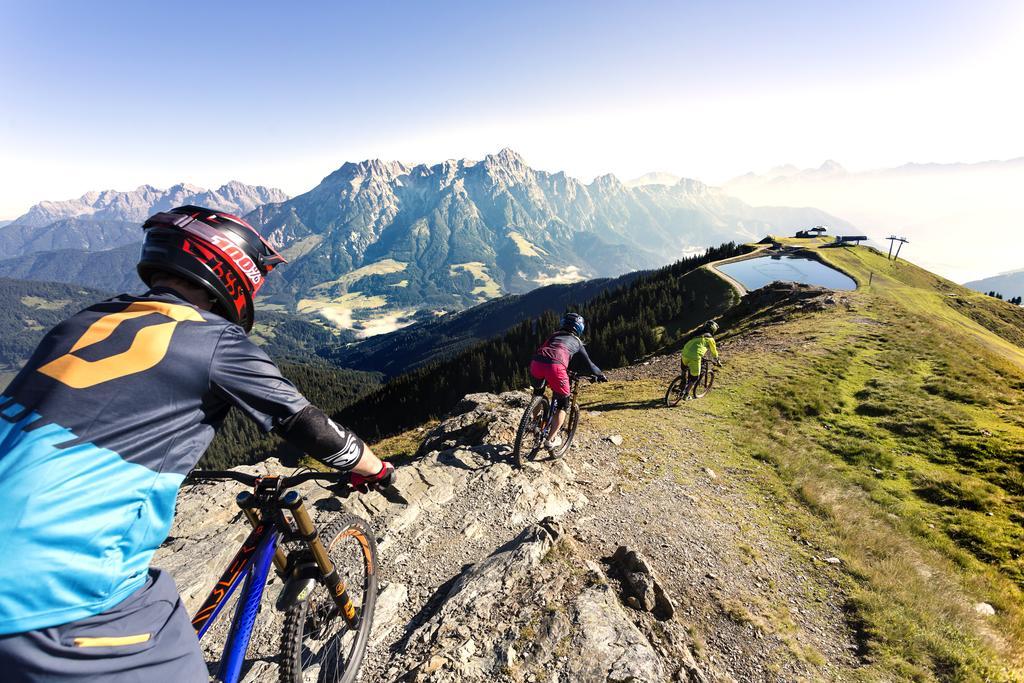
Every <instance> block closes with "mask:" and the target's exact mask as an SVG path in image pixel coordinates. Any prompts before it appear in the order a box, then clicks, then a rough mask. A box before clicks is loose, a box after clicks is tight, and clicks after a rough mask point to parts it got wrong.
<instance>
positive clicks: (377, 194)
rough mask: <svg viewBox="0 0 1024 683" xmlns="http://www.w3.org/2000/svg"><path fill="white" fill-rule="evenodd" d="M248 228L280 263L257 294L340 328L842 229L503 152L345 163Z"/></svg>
mask: <svg viewBox="0 0 1024 683" xmlns="http://www.w3.org/2000/svg"><path fill="white" fill-rule="evenodd" d="M247 218H248V219H249V220H250V221H251V222H253V224H254V225H258V226H260V229H261V231H262V232H263V233H264V234H266V235H268V236H269V237H270V238H271V239H272V240H273V241H275V243H277V244H279V245H281V246H282V247H283V248H284V249H285V254H286V255H287V256H288V257H289V258H290V259H291V261H292V263H291V264H290V265H289V266H287V267H286V268H283V269H282V274H283V277H281V278H279V279H278V282H277V283H276V284H274V286H273V288H272V289H268V293H270V292H273V293H275V294H276V296H277V299H276V300H278V301H280V302H282V303H285V302H289V301H290V302H295V303H297V304H298V305H299V307H300V308H302V307H307V308H315V307H320V310H322V311H323V312H324V315H325V316H326V317H329V318H332V319H334V320H336V321H340V322H341V323H342V324H344V323H345V322H347V321H348V320H349V319H350V318H351V316H352V315H353V313H355V314H356V317H358V310H359V309H363V310H366V309H371V308H374V309H379V307H380V306H387V307H390V308H397V309H407V310H412V309H416V308H423V307H431V306H434V307H444V308H462V307H465V306H468V305H472V304H475V303H478V302H480V301H482V300H485V299H487V298H491V297H494V296H497V295H498V294H501V293H506V292H513V293H515V292H524V291H528V290H530V289H533V288H535V287H538V286H542V285H546V284H554V283H558V282H571V281H573V280H580V279H584V278H593V277H606V276H616V275H619V274H622V273H625V272H629V271H632V270H637V269H640V268H649V267H654V266H658V265H662V264H664V263H666V262H668V261H671V260H673V259H675V258H678V257H679V256H680V255H682V254H683V253H687V252H692V251H693V250H696V249H699V248H701V247H703V246H705V245H709V244H717V243H720V242H724V241H729V240H750V239H755V238H760V237H762V236H763V235H764V234H765V233H767V232H775V231H789V230H792V229H795V228H798V227H801V226H806V225H811V224H815V223H819V222H831V223H833V224H835V223H839V224H843V223H842V221H840V220H839V219H837V218H835V217H832V216H828V215H827V214H824V213H823V212H821V211H817V210H814V209H767V210H764V209H758V208H754V207H751V206H749V205H748V204H745V203H744V202H742V201H739V200H737V199H735V198H733V197H730V196H728V195H727V194H725V193H723V192H722V191H720V190H717V189H714V188H710V187H708V186H706V185H704V184H703V183H700V182H698V181H695V180H688V179H682V180H679V181H678V182H676V183H675V184H673V185H671V186H665V185H645V186H641V187H635V188H630V187H627V186H626V185H624V184H623V183H622V182H620V181H619V180H618V179H617V178H615V177H614V176H611V175H605V176H600V177H598V178H595V179H594V180H593V181H592V182H591V183H589V184H585V183H583V182H581V181H579V180H576V179H575V178H571V177H569V176H567V175H566V174H565V173H547V172H544V171H538V170H535V169H533V168H531V167H530V166H528V165H527V164H526V163H525V161H524V160H523V159H522V158H521V157H520V156H519V155H518V154H516V153H515V152H513V151H512V150H508V149H506V150H502V151H501V152H500V153H498V154H495V155H490V156H487V157H485V158H484V159H483V160H481V161H469V160H458V161H454V160H453V161H446V162H444V163H441V164H437V165H434V166H427V165H419V166H407V165H405V164H402V163H399V162H395V161H381V160H373V161H364V162H361V163H346V164H344V165H343V166H341V168H339V169H338V170H337V171H335V172H334V173H332V174H330V175H329V176H327V177H326V178H324V180H323V181H322V182H321V183H320V184H319V185H318V186H317V187H315V188H313V189H312V190H310V191H309V192H307V193H305V194H302V195H299V196H297V197H294V198H293V199H290V200H288V201H287V202H282V203H278V204H268V205H265V206H262V207H260V208H259V209H257V210H256V211H254V212H253V213H251V214H249V215H248V216H247ZM268 288H269V285H268ZM313 298H315V299H318V300H319V302H320V303H314V302H311V299H313ZM321 304H323V305H321ZM327 304H329V305H327Z"/></svg>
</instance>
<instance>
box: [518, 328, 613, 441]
mask: <svg viewBox="0 0 1024 683" xmlns="http://www.w3.org/2000/svg"><path fill="white" fill-rule="evenodd" d="M585 327H586V324H585V323H584V321H583V316H582V315H580V314H578V313H566V314H565V315H564V316H563V317H562V325H561V327H560V328H559V329H558V330H557V331H556V332H555V333H554V334H552V335H551V336H550V337H548V338H547V340H546V341H545V342H544V343H543V344H541V345H540V348H538V349H537V351H536V352H535V353H534V354H533V359H532V360H531V361H530V376H532V377H533V378H534V379H535V380H538V382H537V384H538V386H539V383H540V380H547V383H548V386H549V387H551V394H552V400H551V410H552V412H553V414H554V423H553V424H552V425H551V427H550V429H549V430H548V439H547V441H546V442H545V443H544V447H545V448H547V449H549V450H554V449H556V448H558V447H559V446H561V445H562V435H561V434H559V433H558V432H559V430H560V429H561V428H562V423H563V422H565V405H566V399H568V398H569V391H570V387H569V365H570V363H571V362H572V361H573V360H574V358H579V361H578V362H581V364H582V365H584V366H585V367H586V369H587V371H588V372H590V374H592V375H594V376H595V377H597V380H598V381H599V382H607V381H608V378H607V377H605V375H604V373H603V372H601V368H599V367H597V366H596V365H594V363H593V361H591V360H590V356H588V355H587V348H586V347H585V346H584V345H583V340H582V339H580V335H582V334H583V330H584V328H585Z"/></svg>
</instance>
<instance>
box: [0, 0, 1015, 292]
mask: <svg viewBox="0 0 1024 683" xmlns="http://www.w3.org/2000/svg"><path fill="white" fill-rule="evenodd" d="M214 5H216V6H214ZM551 5H552V4H551V3H506V4H501V5H498V4H496V3H446V4H444V5H440V4H438V3H412V2H409V3H395V4H391V5H390V6H389V7H378V6H373V7H372V8H371V5H365V4H359V5H357V4H354V3H326V2H325V3H300V4H286V3H261V2H244V3H242V2H238V3H195V2H179V3H159V4H157V3H138V2H130V3H129V2H107V3H78V2H12V1H8V2H5V3H3V5H2V7H0V111H2V114H0V187H2V191H0V218H14V217H15V216H17V215H19V214H21V213H22V212H24V211H25V210H26V209H27V208H28V207H29V206H30V205H31V204H33V203H35V202H37V201H39V200H43V199H67V198H70V197H74V196H78V195H81V194H82V193H84V192H86V191H88V190H98V189H108V188H113V189H119V190H127V189H132V188H134V187H136V186H138V185H140V184H143V183H149V184H152V185H156V186H158V187H166V186H169V185H171V184H173V183H176V182H191V183H195V184H198V185H203V186H217V185H220V184H222V183H224V182H226V181H228V180H231V179H238V180H241V181H243V182H247V183H254V184H262V185H268V186H276V187H280V188H282V189H284V190H285V191H286V192H288V193H290V194H297V193H300V192H303V191H305V190H307V189H309V188H310V187H312V186H313V185H315V184H316V183H317V182H318V181H319V180H320V178H322V177H323V176H324V175H326V174H327V173H329V172H330V171H331V170H333V169H334V168H336V167H337V166H339V165H340V164H341V163H342V162H343V161H346V160H359V159H364V158H372V157H381V158H389V159H399V160H403V161H409V162H435V161H439V160H442V159H445V158H449V157H471V158H479V157H481V156H482V155H484V154H487V153H492V152H495V151H497V150H498V149H500V148H502V147H512V148H514V149H516V150H517V151H519V152H520V153H521V154H522V155H523V156H524V157H525V159H526V160H527V162H529V163H530V164H531V165H533V166H535V167H538V168H542V169H546V170H565V171H567V172H568V173H570V174H572V175H576V176H578V177H581V178H584V179H589V178H590V177H593V176H595V175H597V174H601V173H606V172H611V173H615V174H616V175H618V176H619V177H621V178H623V179H628V178H632V177H634V176H638V175H641V174H643V173H646V172H649V171H666V172H669V173H673V174H675V175H680V176H687V177H695V178H699V179H702V180H705V181H708V182H713V183H720V182H724V181H725V180H727V179H729V178H731V177H733V176H736V175H739V174H742V173H745V172H747V171H758V172H761V171H764V170H766V169H768V168H770V167H772V166H775V165H779V164H796V165H797V166H801V167H803V166H817V165H819V164H820V163H821V162H822V161H823V160H825V159H836V160H838V161H839V162H841V163H842V164H843V165H844V166H845V167H847V168H848V169H854V170H864V169H872V168H881V167H890V166H898V165H901V164H904V163H907V162H976V161H982V160H988V159H1010V158H1013V157H1019V156H1022V155H1024V133H1022V132H1021V130H1022V129H1021V123H1020V122H1021V121H1022V120H1024V90H1022V89H1021V88H1020V85H1019V84H1020V69H1021V65H1022V64H1024V40H1022V39H1021V36H1022V35H1024V4H1022V3H1020V2H1016V1H1007V2H1000V1H992V0H982V1H976V0H974V1H970V2H968V1H966V0H964V1H956V2H942V1H939V2H936V1H927V2H925V1H921V2H900V3H893V2H860V3H846V2H789V3H781V2H774V3H772V2H756V1H755V2H719V3H705V2H687V3H681V2H673V3H644V4H642V5H641V4H637V3H594V2H586V3H560V4H559V5H558V6H557V7H554V6H551ZM822 208H825V209H826V210H828V207H822ZM844 218H847V217H845V216H844ZM848 218H849V220H851V221H853V222H856V220H855V217H853V216H850V217H848ZM979 258H980V257H979ZM935 260H936V262H938V261H939V260H941V259H935ZM976 266H977V267H974V268H970V269H968V270H970V271H971V272H972V273H973V272H975V271H987V270H988V268H987V264H976ZM1017 267H1024V262H1021V263H1020V264H1018V265H1017ZM949 272H952V271H949Z"/></svg>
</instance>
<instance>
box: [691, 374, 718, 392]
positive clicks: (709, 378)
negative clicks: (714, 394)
mask: <svg viewBox="0 0 1024 683" xmlns="http://www.w3.org/2000/svg"><path fill="white" fill-rule="evenodd" d="M714 384H715V373H714V372H712V371H710V370H709V371H707V372H704V373H702V374H701V376H700V379H698V380H697V383H696V384H695V385H694V386H693V397H694V398H704V397H705V396H707V395H708V392H710V391H711V387H712V386H714Z"/></svg>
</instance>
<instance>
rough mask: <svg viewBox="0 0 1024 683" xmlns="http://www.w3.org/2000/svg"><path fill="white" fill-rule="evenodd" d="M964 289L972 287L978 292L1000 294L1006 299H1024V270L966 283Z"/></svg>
mask: <svg viewBox="0 0 1024 683" xmlns="http://www.w3.org/2000/svg"><path fill="white" fill-rule="evenodd" d="M964 287H970V288H971V289H973V290H975V291H978V292H998V293H999V294H1002V295H1003V298H1004V299H1012V298H1013V297H1016V296H1020V297H1024V268H1022V269H1020V270H1013V271H1010V272H1009V273H1001V274H999V275H993V276H992V277H987V278H984V279H983V280H974V281H972V282H967V283H964Z"/></svg>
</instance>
